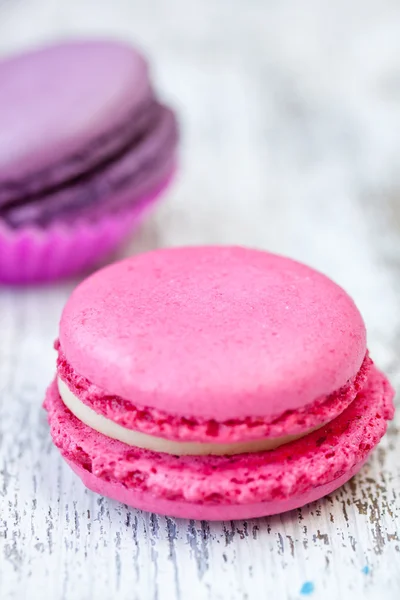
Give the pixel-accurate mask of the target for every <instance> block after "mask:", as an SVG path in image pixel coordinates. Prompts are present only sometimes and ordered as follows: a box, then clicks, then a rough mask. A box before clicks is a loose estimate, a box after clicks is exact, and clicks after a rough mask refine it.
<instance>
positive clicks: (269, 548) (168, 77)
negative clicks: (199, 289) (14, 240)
mask: <svg viewBox="0 0 400 600" xmlns="http://www.w3.org/2000/svg"><path fill="white" fill-rule="evenodd" d="M399 10H400V9H399V7H398V3H397V2H395V1H394V0H381V1H379V0H364V1H363V2H361V0H354V1H353V2H351V3H347V2H345V1H344V0H338V1H336V2H335V3H332V2H328V0H326V1H325V0H323V1H319V0H306V1H305V2H302V3H296V2H295V1H294V0H293V1H282V2H274V1H272V0H270V1H261V0H259V1H256V0H247V1H246V2H245V1H244V0H242V1H240V0H231V1H228V0H220V1H219V2H214V1H213V0H202V1H201V2H200V1H195V0H186V1H184V0H179V1H178V0H177V1H176V2H171V1H168V0H151V1H150V0H148V2H139V0H125V1H124V0H113V2H108V1H105V0H104V1H100V0H98V1H97V2H81V1H79V0H70V1H69V2H64V3H60V2H50V1H48V2H46V1H45V0H15V1H11V0H3V2H0V52H2V53H3V52H4V53H5V52H7V51H9V50H12V49H16V48H21V47H25V46H27V45H29V44H30V43H33V42H36V41H42V40H46V39H51V38H53V37H56V36H58V35H71V34H73V33H74V34H81V35H82V34H85V33H86V34H87V33H97V34H104V33H113V34H114V35H119V36H121V37H125V38H127V39H132V40H136V41H137V42H138V43H139V44H140V45H141V46H142V47H143V48H144V49H145V50H146V51H147V52H148V53H149V55H150V56H151V58H152V60H153V61H154V74H155V77H156V80H157V83H158V86H159V87H160V89H162V91H163V93H164V95H165V96H166V97H167V98H168V99H170V100H171V101H172V102H173V103H174V104H175V105H176V106H177V107H178V108H179V110H180V114H181V120H182V128H183V133H184V139H183V152H182V161H181V162H182V168H181V174H180V177H179V179H178V181H177V183H176V185H175V187H174V189H173V190H171V192H170V194H169V197H168V199H167V201H166V202H165V203H164V204H163V205H162V206H160V208H159V210H158V211H157V212H156V213H155V214H154V216H153V217H152V218H151V219H150V220H149V221H148V222H147V223H146V224H145V225H144V227H143V228H142V230H141V231H140V233H139V235H138V236H137V237H136V238H135V240H133V241H132V244H131V245H130V247H129V248H127V249H126V250H125V252H126V253H127V252H137V251H141V250H145V249H148V248H153V247H157V246H165V245H171V244H174V245H177V244H182V243H212V242H223V243H228V242H229V243H231V242H232V243H243V244H249V245H252V246H257V247H261V248H266V249H270V250H273V251H277V252H281V253H285V254H289V255H292V256H294V257H296V258H298V259H300V260H303V261H305V262H307V263H309V264H310V265H312V266H314V267H316V268H319V269H321V270H322V271H324V272H325V273H327V274H328V275H330V276H332V277H333V278H334V279H336V280H337V281H338V282H339V283H340V284H341V285H343V286H344V287H345V288H346V289H347V290H348V291H349V292H350V293H351V294H352V296H353V297H354V299H355V300H356V302H357V303H358V305H359V306H360V308H361V310H362V313H363V315H364V317H365V320H366V322H367V326H368V331H369V346H370V350H371V353H372V355H373V357H374V359H375V360H376V362H377V363H378V365H379V366H380V367H381V368H383V369H384V370H386V371H387V372H388V373H390V375H391V378H392V381H393V383H394V385H395V386H396V387H397V388H398V387H399V386H400V368H399V356H400V176H399V174H400V170H399V165H400V13H399ZM0 93H1V90H0ZM0 135H1V132H0ZM74 284H75V282H67V283H64V284H61V285H60V284H59V285H56V286H49V287H42V288H37V289H32V288H31V289H11V288H3V289H0V432H1V433H0V557H1V558H0V598H1V600H12V599H15V600H20V599H25V598H26V599H29V600H30V599H36V598H42V599H47V598H49V599H51V600H65V599H66V600H69V599H74V600H90V599H96V600H108V599H110V598H118V599H121V600H125V599H126V600H147V599H152V600H153V599H154V600H156V599H157V600H164V599H167V600H170V599H171V600H173V599H180V600H197V599H199V600H203V599H204V600H206V599H212V600H220V599H221V600H244V599H248V600H253V599H255V600H258V599H260V600H261V599H266V598H273V599H275V598H285V599H286V598H287V599H291V600H292V599H293V600H295V599H301V598H305V597H310V598H323V599H324V600H330V599H331V598H332V599H337V598H342V599H347V598H377V597H382V598H383V597H384V598H385V600H392V599H393V600H394V599H398V598H399V593H400V441H399V439H400V436H399V431H400V411H399V414H398V415H397V418H396V420H395V421H394V422H393V423H392V424H391V426H390V429H389V433H388V435H387V437H386V438H385V439H384V441H383V442H382V444H381V445H380V447H379V448H378V449H377V451H376V452H375V453H374V455H373V458H372V459H371V460H370V462H369V463H368V465H367V466H366V467H365V468H364V469H363V470H362V472H361V473H360V474H359V475H358V476H357V477H355V478H354V479H353V480H352V481H351V482H350V483H348V484H347V485H346V486H344V487H343V488H341V489H340V490H338V491H337V492H335V493H334V494H332V495H331V496H329V497H327V498H325V499H323V500H321V501H320V502H317V503H314V504H312V505H309V506H307V507H305V508H303V509H301V510H298V511H293V512H291V513H286V514H284V515H281V516H276V517H272V518H265V519H258V520H252V521H246V522H243V521H239V522H237V523H233V522H226V523H216V524H210V523H207V522H197V521H184V520H175V519H168V518H164V517H158V516H156V515H149V514H146V513H142V512H140V511H135V510H132V509H128V508H127V507H126V506H124V505H120V504H118V503H115V502H112V501H108V500H107V499H104V498H100V497H98V496H95V495H94V494H92V493H91V492H89V491H86V490H85V489H84V488H83V486H82V485H81V483H80V481H79V480H77V478H76V477H75V476H74V475H73V474H72V473H71V472H70V470H69V469H68V467H67V466H66V465H65V464H64V463H63V462H62V460H61V459H60V456H59V454H58V452H57V451H56V449H55V448H53V447H52V444H51V442H50V437H49V432H48V427H47V424H46V417H45V414H44V412H43V411H42V409H41V403H42V400H43V395H44V390H45V388H46V386H47V384H48V382H49V381H50V379H51V377H52V375H53V373H54V360H55V356H54V351H53V350H52V342H53V340H54V338H55V336H56V333H57V324H58V319H59V315H60V311H61V309H62V306H63V304H64V302H65V299H66V298H67V296H68V293H69V292H70V290H71V289H72V288H73V286H74Z"/></svg>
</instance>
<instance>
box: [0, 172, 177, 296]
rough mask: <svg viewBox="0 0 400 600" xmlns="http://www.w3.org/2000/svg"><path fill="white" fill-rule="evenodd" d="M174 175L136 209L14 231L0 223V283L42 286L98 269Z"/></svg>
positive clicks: (168, 177)
mask: <svg viewBox="0 0 400 600" xmlns="http://www.w3.org/2000/svg"><path fill="white" fill-rule="evenodd" d="M174 172H175V169H174V170H172V172H171V173H170V174H169V175H168V176H167V178H166V179H164V181H163V182H162V183H161V184H159V185H158V186H157V187H156V188H155V189H154V191H153V192H152V193H150V194H149V195H147V196H146V197H144V198H143V199H141V200H140V201H138V202H136V203H135V205H134V206H130V207H127V208H124V209H120V210H118V211H115V212H105V213H104V214H103V215H102V216H98V217H96V218H95V219H90V218H88V219H80V220H78V221H77V222H76V223H71V224H63V223H62V222H55V223H54V224H52V225H49V226H48V227H43V228H41V227H39V226H37V227H36V226H32V227H22V228H17V229H11V228H9V227H8V226H6V225H4V224H2V222H1V221H0V284H10V285H18V284H33V283H46V282H49V281H54V280H57V279H63V278H66V277H70V276H72V275H76V274H78V273H81V272H83V271H85V270H86V269H89V268H91V267H94V266H96V264H98V263H100V261H101V260H103V259H105V258H106V257H107V256H108V255H109V254H111V253H112V252H113V251H115V250H116V249H117V248H118V247H119V246H120V245H121V244H122V243H123V242H124V241H125V239H126V238H127V237H128V236H129V235H130V234H131V233H132V232H133V231H134V230H135V229H136V228H137V227H138V226H139V225H140V223H141V222H142V220H143V218H144V217H145V216H146V214H147V212H148V211H149V210H150V209H151V208H152V206H153V204H155V202H156V201H157V200H158V199H159V197H160V196H161V195H162V194H163V192H164V191H165V190H166V189H167V188H168V187H169V184H170V182H171V180H172V178H173V176H174Z"/></svg>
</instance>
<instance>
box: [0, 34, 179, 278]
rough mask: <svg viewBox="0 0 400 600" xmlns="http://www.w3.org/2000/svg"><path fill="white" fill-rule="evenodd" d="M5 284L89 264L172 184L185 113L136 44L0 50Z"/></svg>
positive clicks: (0, 226) (0, 254) (0, 227)
mask: <svg viewBox="0 0 400 600" xmlns="http://www.w3.org/2000/svg"><path fill="white" fill-rule="evenodd" d="M0 90H1V94H0V131H1V132H2V134H1V136H0V282H3V283H4V282H5V283H25V282H35V281H48V280H52V279H56V278H59V277H64V276H68V275H72V274H74V273H77V272H79V271H81V270H83V269H86V268H88V267H90V266H93V265H94V264H95V263H96V262H99V261H100V260H101V259H102V258H104V257H105V256H106V255H107V253H109V252H110V251H112V250H113V249H115V248H116V247H117V245H118V244H119V243H120V242H121V241H122V240H123V239H124V238H125V237H126V236H127V235H128V234H129V233H130V232H131V231H132V229H133V228H134V226H135V225H136V224H137V223H138V221H139V220H140V218H141V217H142V215H143V214H144V213H145V211H146V209H147V208H148V207H149V206H151V205H152V203H153V202H154V200H155V199H156V198H158V197H159V195H160V193H161V192H162V191H163V190H164V188H165V187H166V186H167V184H168V183H169V181H170V179H171V176H172V174H173V172H174V169H175V165H176V149H177V141H178V131H177V123H176V119H175V116H174V114H173V112H172V111H171V110H170V109H169V108H168V107H166V106H164V105H163V104H162V103H160V102H159V100H158V99H157V97H156V95H155V93H154V90H153V89H152V86H151V82H150V79H149V72H148V65H147V63H146V61H145V59H144V58H143V56H141V55H140V54H139V53H138V52H137V51H136V50H135V49H134V48H132V47H131V46H129V45H127V44H124V43H120V42H115V41H79V42H76V41H75V42H66V43H60V44H57V45H52V46H47V47H44V48H40V49H37V50H34V51H32V52H29V53H25V54H20V55H17V56H14V57H11V58H6V59H3V60H0Z"/></svg>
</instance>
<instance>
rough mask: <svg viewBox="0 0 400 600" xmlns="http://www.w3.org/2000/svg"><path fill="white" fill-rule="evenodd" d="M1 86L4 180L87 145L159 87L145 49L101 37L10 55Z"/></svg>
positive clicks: (0, 66)
mask: <svg viewBox="0 0 400 600" xmlns="http://www.w3.org/2000/svg"><path fill="white" fill-rule="evenodd" d="M0 90H1V94H0V131H1V142H0V187H1V184H2V183H4V182H7V183H10V182H12V181H13V180H17V181H18V180H20V179H21V178H23V177H25V176H29V175H30V174H32V173H33V172H35V171H37V170H40V169H41V168H47V167H49V165H51V164H53V163H57V161H59V160H62V159H64V158H65V157H66V156H68V155H71V154H74V153H75V152H79V151H82V146H85V144H87V143H90V142H91V141H92V140H94V139H96V138H97V137H98V136H100V135H102V134H104V133H105V132H107V131H110V130H112V129H113V128H114V127H116V126H118V125H120V124H121V122H123V121H124V119H126V117H127V116H128V115H129V113H130V111H132V109H133V108H134V107H136V106H138V105H140V104H141V103H142V102H144V101H145V100H146V98H148V97H149V96H150V95H151V90H150V86H149V80H148V73H147V65H146V62H145V60H144V59H143V58H142V56H141V55H140V54H138V53H137V52H136V51H135V50H134V49H132V47H130V46H128V45H125V44H123V43H119V42H111V41H100V40H97V41H75V42H65V43H61V44H57V45H53V46H47V47H45V48H40V49H37V50H36V51H33V52H30V53H24V54H20V55H17V56H14V57H12V58H6V59H3V60H1V61H0Z"/></svg>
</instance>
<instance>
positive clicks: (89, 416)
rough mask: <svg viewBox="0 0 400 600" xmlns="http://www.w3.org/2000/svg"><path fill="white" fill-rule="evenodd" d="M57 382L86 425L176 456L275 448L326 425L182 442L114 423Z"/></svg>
mask: <svg viewBox="0 0 400 600" xmlns="http://www.w3.org/2000/svg"><path fill="white" fill-rule="evenodd" d="M57 383H58V390H59V392H60V396H61V399H62V401H63V402H64V404H65V406H66V407H67V408H68V409H69V410H70V411H71V412H72V414H73V415H74V416H75V417H76V418H77V419H79V421H81V422H82V423H85V425H87V426H88V427H90V428H91V429H94V430H95V431H98V432H99V433H102V434H103V435H105V436H107V437H109V438H112V439H113V440H119V441H120V442H123V443H124V444H128V446H137V447H138V448H143V449H145V450H152V451H153V452H165V453H166V454H173V455H176V456H186V455H192V456H205V455H215V456H222V455H224V456H227V455H232V454H245V453H250V452H262V451H266V450H274V449H275V448H278V447H279V446H282V445H283V444H288V443H289V442H292V441H293V440H298V439H299V438H302V437H304V436H305V435H307V434H309V433H311V432H312V431H315V430H316V429H319V428H320V427H323V425H320V426H319V427H314V428H313V429H309V430H308V431H305V432H303V433H300V434H297V435H285V436H282V437H276V438H263V439H260V440H249V441H247V442H232V443H230V444H214V443H209V442H205V443H203V442H178V441H176V440H168V439H165V438H160V437H157V436H154V435H148V434H147V433H141V432H140V431H133V430H132V429H127V428H126V427H122V426H121V425H118V423H114V421H111V420H110V419H107V418H106V417H104V416H103V415H99V414H98V413H97V412H95V411H94V410H92V409H91V408H90V407H89V406H87V405H86V404H84V403H83V402H82V401H81V400H79V398H77V397H76V396H75V394H73V393H72V392H71V390H70V389H69V388H68V386H67V385H66V383H64V381H63V380H62V379H60V378H58V379H57Z"/></svg>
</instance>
